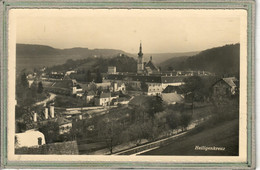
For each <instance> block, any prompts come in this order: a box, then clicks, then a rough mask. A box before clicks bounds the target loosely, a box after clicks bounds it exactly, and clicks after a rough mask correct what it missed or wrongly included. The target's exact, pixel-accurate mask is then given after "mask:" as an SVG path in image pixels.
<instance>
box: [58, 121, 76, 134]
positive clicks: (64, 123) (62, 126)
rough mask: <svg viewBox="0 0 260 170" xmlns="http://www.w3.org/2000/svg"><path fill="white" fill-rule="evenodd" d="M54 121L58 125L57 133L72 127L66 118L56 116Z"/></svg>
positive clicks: (68, 130)
mask: <svg viewBox="0 0 260 170" xmlns="http://www.w3.org/2000/svg"><path fill="white" fill-rule="evenodd" d="M55 122H57V123H58V125H59V134H64V133H69V132H70V130H71V128H72V122H71V121H69V120H68V119H66V118H63V117H58V118H56V120H55Z"/></svg>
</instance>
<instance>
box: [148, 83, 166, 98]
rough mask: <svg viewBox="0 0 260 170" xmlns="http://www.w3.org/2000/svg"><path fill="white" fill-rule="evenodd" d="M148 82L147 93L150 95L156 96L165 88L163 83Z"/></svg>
mask: <svg viewBox="0 0 260 170" xmlns="http://www.w3.org/2000/svg"><path fill="white" fill-rule="evenodd" d="M146 84H147V90H145V93H146V94H147V95H149V96H156V95H161V93H162V91H163V88H162V84H161V83H151V82H148V83H146Z"/></svg>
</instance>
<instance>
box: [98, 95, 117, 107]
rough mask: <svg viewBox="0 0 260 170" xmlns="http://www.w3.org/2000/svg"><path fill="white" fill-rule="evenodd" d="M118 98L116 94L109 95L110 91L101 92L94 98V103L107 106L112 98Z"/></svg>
mask: <svg viewBox="0 0 260 170" xmlns="http://www.w3.org/2000/svg"><path fill="white" fill-rule="evenodd" d="M117 98H119V96H118V95H111V93H110V92H108V93H104V92H103V93H101V94H100V96H99V97H96V98H95V105H96V106H109V105H111V102H112V100H113V99H117Z"/></svg>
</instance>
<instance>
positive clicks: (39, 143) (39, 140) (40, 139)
mask: <svg viewBox="0 0 260 170" xmlns="http://www.w3.org/2000/svg"><path fill="white" fill-rule="evenodd" d="M38 145H42V138H41V137H39V138H38Z"/></svg>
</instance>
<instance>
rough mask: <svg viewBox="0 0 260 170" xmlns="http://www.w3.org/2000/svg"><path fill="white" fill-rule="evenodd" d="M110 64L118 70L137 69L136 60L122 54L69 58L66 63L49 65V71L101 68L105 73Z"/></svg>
mask: <svg viewBox="0 0 260 170" xmlns="http://www.w3.org/2000/svg"><path fill="white" fill-rule="evenodd" d="M108 66H116V68H117V71H118V72H135V71H136V69H137V68H136V67H137V63H136V60H135V59H134V58H132V57H129V56H127V55H125V54H122V55H117V56H115V57H113V58H103V57H89V58H86V59H80V60H71V59H69V60H67V62H66V63H64V64H61V65H55V66H51V67H48V68H47V71H61V72H65V71H67V70H70V69H76V70H79V71H81V72H86V71H88V70H90V71H91V72H93V71H96V70H99V71H100V72H101V73H105V72H107V69H108ZM126 66H127V67H126Z"/></svg>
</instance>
